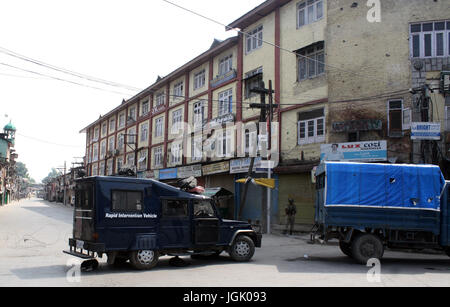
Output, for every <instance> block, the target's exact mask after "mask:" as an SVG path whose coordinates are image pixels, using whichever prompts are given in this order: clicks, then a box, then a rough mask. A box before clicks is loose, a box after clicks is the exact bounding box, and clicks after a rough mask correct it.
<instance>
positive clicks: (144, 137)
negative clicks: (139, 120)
mask: <svg viewBox="0 0 450 307" xmlns="http://www.w3.org/2000/svg"><path fill="white" fill-rule="evenodd" d="M140 132H141V133H140V134H141V136H140V141H141V142H147V140H148V123H145V124H142V126H141V131H140Z"/></svg>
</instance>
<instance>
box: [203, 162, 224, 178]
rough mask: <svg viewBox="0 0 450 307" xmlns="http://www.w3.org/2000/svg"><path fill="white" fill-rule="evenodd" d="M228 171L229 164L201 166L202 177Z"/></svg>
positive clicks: (220, 163)
mask: <svg viewBox="0 0 450 307" xmlns="http://www.w3.org/2000/svg"><path fill="white" fill-rule="evenodd" d="M229 170H230V162H228V161H224V162H219V163H214V164H209V165H203V166H202V173H203V176H206V175H213V174H219V173H225V172H228V171H229Z"/></svg>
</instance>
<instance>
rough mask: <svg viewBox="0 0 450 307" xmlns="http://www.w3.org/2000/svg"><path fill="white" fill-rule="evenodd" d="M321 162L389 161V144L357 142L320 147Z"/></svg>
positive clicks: (383, 142) (384, 142)
mask: <svg viewBox="0 0 450 307" xmlns="http://www.w3.org/2000/svg"><path fill="white" fill-rule="evenodd" d="M320 151H321V153H320V160H321V161H357V162H377V161H386V160H387V142H386V141H371V142H355V143H342V144H326V145H322V146H320Z"/></svg>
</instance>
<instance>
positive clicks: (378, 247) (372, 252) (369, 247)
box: [351, 233, 384, 264]
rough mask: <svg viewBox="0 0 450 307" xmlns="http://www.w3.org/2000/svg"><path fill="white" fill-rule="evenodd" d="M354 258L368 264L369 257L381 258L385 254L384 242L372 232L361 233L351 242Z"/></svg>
mask: <svg viewBox="0 0 450 307" xmlns="http://www.w3.org/2000/svg"><path fill="white" fill-rule="evenodd" d="M351 249H352V256H353V258H354V259H355V260H356V261H357V262H358V263H361V264H367V261H368V260H369V259H372V258H375V259H379V260H380V259H381V258H382V257H383V254H384V246H383V242H381V240H380V238H379V237H377V236H374V235H372V234H367V233H365V234H360V235H358V236H357V237H356V238H355V239H354V240H353V242H352V244H351Z"/></svg>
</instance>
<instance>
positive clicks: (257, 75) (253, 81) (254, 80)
mask: <svg viewBox="0 0 450 307" xmlns="http://www.w3.org/2000/svg"><path fill="white" fill-rule="evenodd" d="M262 81H263V69H262V67H259V68H258V69H255V70H253V71H251V72H248V73H246V74H245V98H251V97H254V96H258V95H259V94H258V93H254V92H252V89H254V88H257V87H260V86H261V82H262Z"/></svg>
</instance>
